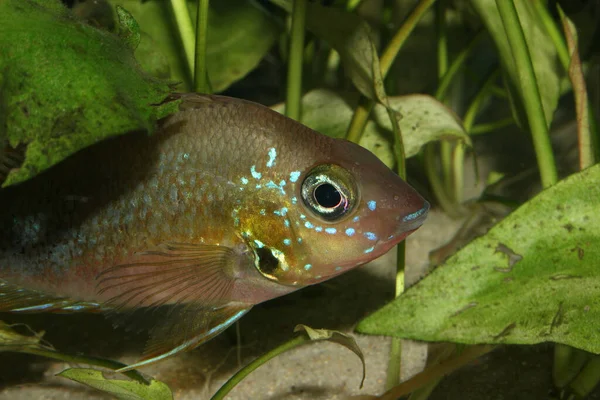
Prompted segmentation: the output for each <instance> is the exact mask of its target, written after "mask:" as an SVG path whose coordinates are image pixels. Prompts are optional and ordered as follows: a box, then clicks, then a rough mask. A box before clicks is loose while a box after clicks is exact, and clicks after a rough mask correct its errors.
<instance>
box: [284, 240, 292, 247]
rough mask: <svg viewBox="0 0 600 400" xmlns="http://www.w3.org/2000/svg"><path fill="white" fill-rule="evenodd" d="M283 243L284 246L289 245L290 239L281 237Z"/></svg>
mask: <svg viewBox="0 0 600 400" xmlns="http://www.w3.org/2000/svg"><path fill="white" fill-rule="evenodd" d="M283 244H285V245H286V246H289V245H290V244H292V241H291V240H290V239H288V238H285V239H283Z"/></svg>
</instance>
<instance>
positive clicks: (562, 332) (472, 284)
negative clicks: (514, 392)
mask: <svg viewBox="0 0 600 400" xmlns="http://www.w3.org/2000/svg"><path fill="white" fill-rule="evenodd" d="M599 181H600V165H596V166H594V167H591V168H589V169H587V170H584V171H582V172H580V173H578V174H575V175H572V176H571V177H569V178H567V179H565V180H563V181H561V182H559V183H558V184H557V185H555V186H553V187H551V188H549V189H547V190H545V191H543V192H542V193H541V194H539V195H538V196H537V197H535V198H533V199H532V200H531V201H529V202H528V203H526V204H525V205H523V206H521V207H520V208H519V209H517V210H516V211H515V212H513V213H512V214H511V215H509V216H508V217H507V218H505V219H504V220H503V221H502V222H500V223H499V224H498V225H496V226H495V227H494V228H492V229H491V230H490V231H489V232H488V233H487V234H486V235H484V236H483V237H480V238H478V239H476V240H474V241H473V242H471V243H470V244H469V245H467V246H466V247H465V248H463V249H462V250H460V251H459V252H458V253H457V254H455V255H454V256H452V257H451V258H450V259H449V260H448V261H447V262H445V263H444V264H442V265H441V266H440V267H438V268H437V269H435V270H434V271H433V272H432V273H431V274H430V275H429V276H427V277H426V278H425V279H423V280H422V281H421V282H419V283H418V284H416V285H415V286H413V287H412V288H410V289H409V290H408V291H407V292H406V293H405V294H403V295H402V296H400V297H399V298H398V299H396V300H394V301H393V302H392V303H390V304H388V305H386V306H385V307H383V308H382V309H380V310H379V311H377V312H376V313H375V314H373V315H371V316H369V317H367V318H366V319H364V320H363V321H361V323H360V324H359V325H358V331H359V332H362V333H369V334H380V335H392V336H399V337H402V338H410V339H419V340H428V341H451V342H460V343H468V344H474V343H491V344H496V343H513V344H533V343H540V342H557V343H564V344H567V345H570V346H573V347H577V348H580V349H583V350H586V351H590V352H593V353H600V331H599V330H598V325H597V321H598V320H599V318H600V302H599V300H598V299H599V298H600V268H598V260H600V248H599V247H598V246H597V244H598V238H599V237H600V203H599V202H598V198H599V196H600V185H598V182H599Z"/></svg>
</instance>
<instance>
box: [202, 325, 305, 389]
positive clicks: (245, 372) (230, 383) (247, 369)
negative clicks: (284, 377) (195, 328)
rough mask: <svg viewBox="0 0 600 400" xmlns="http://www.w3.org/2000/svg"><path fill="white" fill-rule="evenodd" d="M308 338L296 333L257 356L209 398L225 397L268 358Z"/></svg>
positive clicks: (300, 343) (301, 343)
mask: <svg viewBox="0 0 600 400" xmlns="http://www.w3.org/2000/svg"><path fill="white" fill-rule="evenodd" d="M310 341H311V340H310V338H309V337H308V336H307V335H304V334H303V335H298V336H295V337H294V338H292V339H290V340H288V341H287V342H285V343H283V344H282V345H280V346H278V347H276V348H274V349H273V350H271V351H269V352H267V353H265V354H263V355H262V356H259V357H257V358H256V359H255V360H254V361H252V362H251V363H250V364H248V365H246V366H245V367H244V368H242V369H241V370H239V371H238V372H237V373H236V374H235V375H233V376H232V377H231V378H229V380H228V381H227V382H225V384H224V385H223V386H221V388H220V389H219V390H218V391H217V393H215V394H214V395H213V397H211V400H221V399H223V398H225V396H226V395H227V394H228V393H229V392H230V391H231V389H233V388H234V387H235V385H237V384H238V383H240V382H241V381H242V380H243V379H244V378H245V377H247V376H248V375H249V374H250V373H251V372H252V371H254V370H255V369H257V368H258V367H260V366H261V365H263V364H264V363H266V362H267V361H269V360H270V359H272V358H274V357H277V356H278V355H280V354H282V353H285V352H286V351H288V350H291V349H293V348H296V347H298V346H300V345H303V344H304V343H308V342H310Z"/></svg>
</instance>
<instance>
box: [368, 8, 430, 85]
mask: <svg viewBox="0 0 600 400" xmlns="http://www.w3.org/2000/svg"><path fill="white" fill-rule="evenodd" d="M435 1H436V0H420V1H419V3H418V4H417V6H416V7H415V8H414V9H413V10H412V12H411V13H410V14H409V15H408V17H407V18H406V20H405V21H404V23H403V24H402V26H400V29H398V31H397V32H396V34H395V35H394V37H393V38H392V40H390V43H388V45H387V47H386V48H385V50H384V51H383V54H382V55H381V59H380V60H379V65H380V67H381V75H382V76H383V77H384V78H385V76H386V75H387V73H388V72H389V70H390V68H391V67H392V64H393V62H394V60H395V59H396V56H397V55H398V52H399V51H400V49H401V48H402V46H403V45H404V42H406V39H408V37H409V36H410V34H411V33H412V31H413V30H414V29H415V27H416V26H417V24H418V23H419V21H420V20H421V18H423V16H424V15H425V13H426V12H427V11H428V10H429V8H430V7H431V6H432V5H433V3H435Z"/></svg>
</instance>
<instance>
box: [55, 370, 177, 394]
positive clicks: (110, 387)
mask: <svg viewBox="0 0 600 400" xmlns="http://www.w3.org/2000/svg"><path fill="white" fill-rule="evenodd" d="M58 376H61V377H63V378H67V379H70V380H72V381H75V382H79V383H83V384H84V385H87V386H89V387H92V388H94V389H98V390H100V391H102V392H105V393H109V394H111V395H113V396H115V397H116V398H117V399H120V400H171V399H173V394H172V393H171V389H169V387H168V386H167V385H165V384H164V383H162V382H160V381H157V380H155V379H153V380H151V381H150V384H149V385H144V384H142V383H139V382H136V381H127V380H123V379H107V378H106V377H104V374H103V373H102V371H99V370H97V369H91V368H69V369H67V370H64V371H62V372H61V373H60V374H58Z"/></svg>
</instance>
